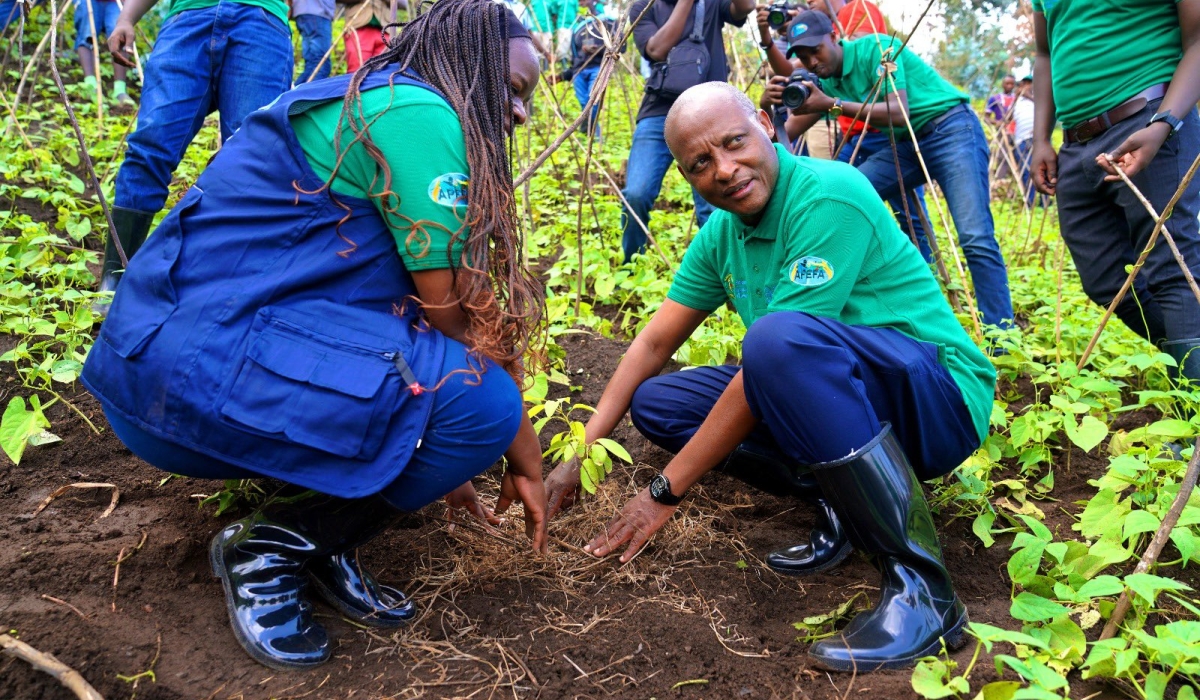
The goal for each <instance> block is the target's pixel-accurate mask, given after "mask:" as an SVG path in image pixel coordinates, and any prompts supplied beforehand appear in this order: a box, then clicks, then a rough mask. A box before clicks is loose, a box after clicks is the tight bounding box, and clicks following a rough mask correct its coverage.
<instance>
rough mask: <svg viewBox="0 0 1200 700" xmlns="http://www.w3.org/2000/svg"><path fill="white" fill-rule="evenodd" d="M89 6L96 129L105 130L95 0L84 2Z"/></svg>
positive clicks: (102, 82) (85, 0) (102, 83)
mask: <svg viewBox="0 0 1200 700" xmlns="http://www.w3.org/2000/svg"><path fill="white" fill-rule="evenodd" d="M83 1H84V3H86V4H87V13H88V25H89V26H90V27H91V28H92V67H93V68H95V70H96V128H97V129H100V130H101V131H103V130H104V81H103V80H101V79H100V37H99V36H97V34H96V13H95V12H92V3H93V2H94V0H83Z"/></svg>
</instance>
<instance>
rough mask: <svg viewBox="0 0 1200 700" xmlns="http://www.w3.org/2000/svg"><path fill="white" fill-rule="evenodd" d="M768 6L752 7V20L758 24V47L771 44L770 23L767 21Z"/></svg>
mask: <svg viewBox="0 0 1200 700" xmlns="http://www.w3.org/2000/svg"><path fill="white" fill-rule="evenodd" d="M768 9H769V6H768V5H756V6H755V7H754V20H755V21H756V22H757V23H758V43H759V45H760V46H763V45H766V44H768V43H770V42H771V23H770V22H768V21H767V15H769V14H770V12H769V11H768Z"/></svg>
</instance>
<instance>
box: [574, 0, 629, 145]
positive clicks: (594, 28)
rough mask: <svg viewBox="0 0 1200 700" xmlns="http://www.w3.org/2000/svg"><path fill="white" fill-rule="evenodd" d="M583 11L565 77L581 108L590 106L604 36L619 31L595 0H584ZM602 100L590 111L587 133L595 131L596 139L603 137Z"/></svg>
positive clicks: (576, 24)
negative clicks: (569, 65)
mask: <svg viewBox="0 0 1200 700" xmlns="http://www.w3.org/2000/svg"><path fill="white" fill-rule="evenodd" d="M579 4H580V5H581V6H582V8H583V12H582V13H580V15H579V18H578V19H576V20H575V26H574V27H573V28H572V29H571V67H570V68H568V69H567V71H566V74H565V77H566V78H569V79H570V80H571V86H572V87H574V88H575V99H576V100H578V101H579V107H580V108H581V109H582V108H584V107H586V106H587V103H588V100H589V99H590V98H591V96H592V86H593V85H595V83H596V76H597V75H599V74H600V61H601V60H602V59H603V58H604V37H605V35H606V34H607V35H608V36H613V34H614V33H615V32H616V22H614V21H613V20H612V18H611V17H608V16H607V15H606V14H605V11H604V9H603V8H598V7H597V5H596V3H595V0H582V1H581V2H580V3H579ZM599 118H600V103H599V102H597V103H596V104H595V105H593V106H592V113H591V114H590V115H588V121H587V129H588V133H593V132H594V134H595V139H596V141H599V140H600V126H599V124H598V122H597V120H598V119H599Z"/></svg>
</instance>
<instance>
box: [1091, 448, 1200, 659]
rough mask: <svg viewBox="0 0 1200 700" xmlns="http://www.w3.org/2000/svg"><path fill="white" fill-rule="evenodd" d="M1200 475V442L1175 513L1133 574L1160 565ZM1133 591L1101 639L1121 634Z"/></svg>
mask: <svg viewBox="0 0 1200 700" xmlns="http://www.w3.org/2000/svg"><path fill="white" fill-rule="evenodd" d="M1198 472H1200V438H1197V439H1196V443H1195V446H1194V447H1193V449H1192V458H1191V460H1189V461H1188V465H1187V471H1185V472H1184V473H1183V481H1181V482H1180V483H1179V493H1177V494H1175V500H1174V501H1172V502H1171V509H1170V510H1168V511H1167V516H1166V517H1165V518H1163V520H1162V524H1160V525H1159V526H1158V531H1157V532H1155V533H1154V537H1152V538H1151V539H1150V544H1149V545H1148V546H1147V547H1146V552H1145V553H1144V554H1142V558H1141V560H1139V561H1138V564H1137V566H1136V567H1135V568H1134V570H1133V573H1135V574H1144V573H1146V572H1147V571H1149V570H1150V566H1151V565H1152V564H1154V562H1156V561H1158V555H1159V554H1161V553H1162V550H1163V547H1165V546H1166V545H1167V539H1168V538H1169V537H1170V536H1171V530H1173V529H1175V523H1177V522H1179V515H1180V513H1182V512H1183V507H1184V506H1185V505H1187V502H1188V499H1189V498H1190V497H1191V495H1192V490H1193V489H1195V488H1196V476H1197V473H1198ZM1130 604H1131V603H1130V599H1129V589H1128V588H1127V589H1126V590H1125V591H1124V592H1122V593H1121V597H1120V598H1118V599H1117V607H1116V608H1114V609H1113V614H1112V616H1111V617H1109V618H1108V622H1107V623H1105V625H1104V631H1103V632H1101V633H1100V639H1101V640H1104V639H1109V638H1111V637H1112V636H1113V635H1115V634H1116V633H1117V626H1119V625H1120V624H1121V623H1122V622H1124V621H1125V616H1126V615H1127V614H1129V607H1130Z"/></svg>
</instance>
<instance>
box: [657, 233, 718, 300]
mask: <svg viewBox="0 0 1200 700" xmlns="http://www.w3.org/2000/svg"><path fill="white" fill-rule="evenodd" d="M709 239H710V237H709V236H706V235H705V231H704V229H701V230H700V233H698V234H696V237H695V238H694V239H693V240H692V243H691V245H689V246H688V249H687V252H686V253H684V254H683V262H682V263H680V265H679V271H678V272H676V273H675V279H674V280H673V281H672V282H671V289H670V290H669V291H668V292H667V298H668V299H670V300H671V301H674V302H678V303H680V304H683V305H684V306H686V307H688V308H689V309H696V310H697V311H706V312H708V311H716V310H717V309H719V308H721V305H722V304H724V303H725V301H726V300H727V299H728V298H729V297H728V296H727V295H726V293H725V285H724V283H723V282H722V281H721V277H720V272H718V270H717V260H716V249H715V248H714V247H713V245H712V243H711V241H710V240H709Z"/></svg>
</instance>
